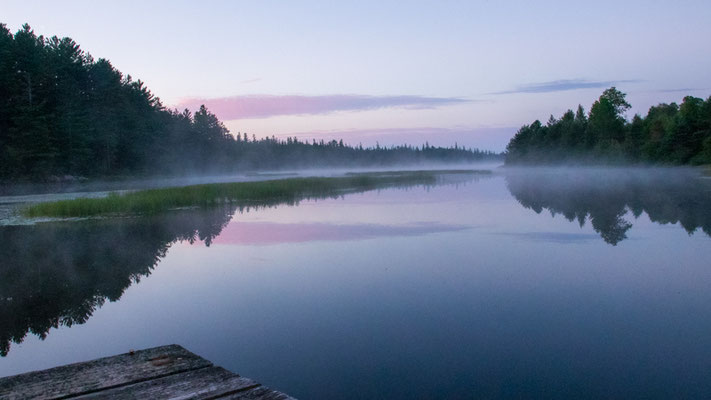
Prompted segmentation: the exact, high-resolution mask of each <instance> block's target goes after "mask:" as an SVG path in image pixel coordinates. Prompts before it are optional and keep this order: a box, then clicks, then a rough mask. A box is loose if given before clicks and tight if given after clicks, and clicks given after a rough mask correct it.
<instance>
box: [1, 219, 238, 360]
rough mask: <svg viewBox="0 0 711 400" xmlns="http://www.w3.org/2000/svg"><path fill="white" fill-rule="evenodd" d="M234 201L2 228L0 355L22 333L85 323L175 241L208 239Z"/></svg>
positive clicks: (43, 334)
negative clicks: (155, 212) (149, 214)
mask: <svg viewBox="0 0 711 400" xmlns="http://www.w3.org/2000/svg"><path fill="white" fill-rule="evenodd" d="M234 211H235V208H234V207H220V208H213V209H210V210H192V211H183V212H178V213H170V214H166V215H162V216H153V217H143V218H115V219H102V220H86V221H75V222H56V223H44V224H38V225H33V226H8V227H3V228H2V229H0V243H2V246H0V259H2V264H3V265H2V268H0V354H1V355H3V356H5V355H7V353H8V351H9V348H10V343H11V342H15V343H20V342H22V340H23V339H24V337H25V335H26V334H27V332H31V333H33V334H35V335H38V336H39V337H41V338H43V339H44V338H45V337H46V336H47V334H48V332H49V330H50V329H51V328H57V327H59V326H72V325H74V324H82V323H84V322H86V321H87V320H88V319H89V317H91V315H92V314H93V312H94V311H95V310H96V309H98V308H99V307H101V306H102V305H103V304H104V302H105V301H106V300H109V301H116V300H118V299H119V298H120V297H121V295H122V294H123V292H124V291H125V290H126V288H128V287H129V286H130V285H131V284H132V283H134V282H139V281H140V280H141V278H143V277H145V276H148V275H150V273H151V271H152V270H153V268H154V267H155V266H156V264H157V263H158V261H159V260H160V259H161V258H163V257H165V255H166V252H167V250H168V248H169V247H170V246H171V245H172V244H173V243H175V242H176V241H189V242H194V241H195V240H197V239H199V240H201V241H203V242H204V243H205V245H207V246H209V245H210V243H211V241H212V239H214V238H215V237H216V236H217V235H219V233H220V231H221V230H222V228H223V227H224V226H225V225H226V224H227V222H229V220H230V218H231V217H232V214H233V213H234Z"/></svg>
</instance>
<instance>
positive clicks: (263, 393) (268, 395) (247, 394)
mask: <svg viewBox="0 0 711 400" xmlns="http://www.w3.org/2000/svg"><path fill="white" fill-rule="evenodd" d="M220 400H296V399H294V398H293V397H291V396H289V395H286V394H284V393H281V392H277V391H276V390H272V389H269V388H268V387H264V386H260V387H257V388H254V389H249V390H247V391H244V392H239V393H234V394H231V395H228V396H224V397H220Z"/></svg>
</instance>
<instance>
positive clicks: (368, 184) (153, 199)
mask: <svg viewBox="0 0 711 400" xmlns="http://www.w3.org/2000/svg"><path fill="white" fill-rule="evenodd" d="M481 172H482V171H473V170H447V171H398V172H387V173H383V172H374V173H358V174H348V175H346V176H343V177H332V178H325V177H316V178H287V179H275V180H266V181H257V182H234V183H216V184H204V185H193V186H185V187H172V188H164V189H149V190H141V191H136V192H129V193H123V194H116V193H110V194H109V195H108V196H107V197H102V198H91V199H90V198H78V199H72V200H60V201H53V202H45V203H38V204H34V205H31V206H29V207H27V208H26V209H24V210H23V212H22V213H23V215H24V216H26V217H30V218H37V217H58V218H71V217H93V216H101V215H125V214H156V213H160V212H163V211H167V210H171V209H178V208H186V207H209V206H214V205H217V204H222V203H228V202H230V203H240V204H243V205H262V204H264V205H267V204H274V203H278V202H297V201H299V200H302V199H308V198H324V197H331V196H339V195H342V194H344V193H349V192H357V191H365V190H372V189H377V188H382V187H389V186H403V185H404V186H411V185H420V184H434V183H436V181H437V177H438V176H439V175H442V174H465V173H469V174H474V173H481Z"/></svg>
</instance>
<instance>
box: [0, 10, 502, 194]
mask: <svg viewBox="0 0 711 400" xmlns="http://www.w3.org/2000/svg"><path fill="white" fill-rule="evenodd" d="M495 157H499V155H498V154H494V153H491V152H486V151H479V150H471V149H465V148H461V147H459V146H456V145H455V146H454V147H450V148H443V147H432V146H429V145H424V146H420V147H412V146H398V147H388V148H386V147H380V146H379V145H378V146H375V147H368V148H363V147H362V146H348V145H344V144H343V141H330V142H316V141H313V142H304V141H299V140H297V139H294V138H289V139H286V140H277V139H276V138H274V137H272V138H263V139H260V140H257V138H256V137H254V136H252V137H251V138H249V137H248V135H247V134H242V133H239V134H237V135H233V134H231V133H230V132H229V130H228V129H227V128H226V127H225V125H224V124H223V123H222V122H220V120H219V119H218V118H217V117H216V116H215V115H214V114H212V113H211V112H210V111H208V110H207V109H206V108H205V107H204V106H203V107H200V109H199V110H198V111H196V112H195V113H191V112H190V111H189V110H184V111H178V110H171V109H168V108H166V107H165V106H163V104H162V103H161V101H160V99H159V98H158V97H156V96H155V95H154V94H153V93H151V91H150V90H149V89H148V88H147V87H146V85H145V83H144V82H142V81H141V80H134V79H133V78H132V77H131V76H130V75H124V74H123V73H121V72H120V71H118V70H117V69H116V68H114V66H113V65H111V63H110V62H109V61H108V60H106V59H103V58H100V59H98V60H94V58H93V57H92V56H91V55H90V54H89V53H87V52H84V51H83V50H82V49H81V48H80V47H79V45H78V44H77V43H76V42H75V41H74V40H72V39H70V38H58V37H56V36H53V37H51V38H45V37H44V36H37V35H36V34H35V32H34V31H33V30H32V28H31V27H30V26H29V25H27V24H25V25H23V27H22V28H21V29H20V30H18V31H17V32H16V33H15V34H14V35H13V34H11V32H10V31H9V30H8V28H7V27H6V25H5V24H0V180H3V181H10V180H18V179H25V180H27V179H35V180H36V179H40V180H41V179H47V178H48V177H61V176H82V177H95V176H133V175H172V174H187V173H213V172H233V171H236V170H239V169H247V168H249V169H257V168H294V167H307V166H316V165H317V164H318V165H322V164H323V165H343V166H346V165H366V164H367V165H372V164H376V165H377V164H392V163H399V162H403V163H417V162H431V161H441V162H463V161H476V160H482V159H487V158H495Z"/></svg>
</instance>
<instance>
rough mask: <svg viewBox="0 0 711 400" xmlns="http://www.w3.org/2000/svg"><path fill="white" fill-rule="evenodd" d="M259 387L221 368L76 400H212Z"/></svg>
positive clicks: (200, 370)
mask: <svg viewBox="0 0 711 400" xmlns="http://www.w3.org/2000/svg"><path fill="white" fill-rule="evenodd" d="M256 387H259V384H258V383H257V382H255V381H253V380H251V379H249V378H243V377H241V376H239V375H236V374H233V373H232V372H230V371H227V370H226V369H224V368H221V367H209V368H201V369H197V370H194V371H187V372H182V373H179V374H173V375H169V376H165V377H163V378H157V379H151V380H149V381H145V382H140V383H136V384H133V385H128V386H121V387H118V388H115V389H109V390H102V391H100V392H95V393H92V394H87V395H84V396H80V397H77V398H76V399H82V400H85V399H118V400H121V399H181V400H183V399H195V400H200V399H215V398H223V396H228V395H231V394H235V393H239V392H243V391H246V390H249V389H252V388H256Z"/></svg>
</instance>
